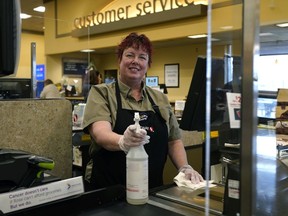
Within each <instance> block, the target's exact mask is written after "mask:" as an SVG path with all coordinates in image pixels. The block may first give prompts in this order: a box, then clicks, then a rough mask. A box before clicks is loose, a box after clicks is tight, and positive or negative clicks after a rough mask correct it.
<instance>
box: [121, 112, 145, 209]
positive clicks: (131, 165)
mask: <svg viewBox="0 0 288 216" xmlns="http://www.w3.org/2000/svg"><path fill="white" fill-rule="evenodd" d="M134 121H135V125H136V132H137V133H139V130H140V124H139V121H140V116H139V112H135V114H134ZM126 199H127V202H128V203H130V204H133V205H142V204H145V203H147V201H148V155H147V153H146V151H145V149H144V146H143V145H140V146H137V147H131V148H130V149H129V151H128V154H127V155H126Z"/></svg>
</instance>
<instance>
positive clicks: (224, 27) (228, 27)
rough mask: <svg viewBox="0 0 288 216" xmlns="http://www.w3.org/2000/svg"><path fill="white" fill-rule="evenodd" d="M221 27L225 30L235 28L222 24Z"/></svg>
mask: <svg viewBox="0 0 288 216" xmlns="http://www.w3.org/2000/svg"><path fill="white" fill-rule="evenodd" d="M220 28H221V29H223V30H229V29H233V26H221V27H220Z"/></svg>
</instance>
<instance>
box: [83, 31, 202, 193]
mask: <svg viewBox="0 0 288 216" xmlns="http://www.w3.org/2000/svg"><path fill="white" fill-rule="evenodd" d="M151 54H152V46H151V42H150V40H149V39H148V38H147V37H146V36H145V35H143V34H141V35H138V34H136V33H131V34H129V35H128V36H127V37H126V38H125V39H124V40H123V41H122V42H121V43H120V44H119V46H118V50H117V55H118V63H119V78H118V80H117V81H116V82H114V83H111V84H101V85H97V86H93V87H92V88H91V91H90V93H89V96H88V100H87V104H86V108H85V114H84V123H83V124H84V128H85V131H89V133H90V135H91V137H92V140H93V143H92V145H91V148H90V154H91V157H92V159H91V161H90V162H89V164H88V165H87V169H86V177H85V179H86V180H87V181H88V182H89V183H90V186H92V188H94V189H96V188H102V187H107V186H110V185H116V184H122V185H126V157H125V156H126V154H125V153H126V152H127V151H128V150H129V148H130V147H131V146H137V145H143V144H145V146H144V147H145V150H146V152H147V154H148V155H149V188H153V187H157V186H161V185H162V184H163V169H164V165H165V162H166V158H167V155H169V157H170V158H171V160H172V162H173V163H174V165H175V167H176V168H177V169H179V171H182V172H184V173H185V174H186V177H187V178H189V179H191V181H192V182H194V183H198V182H200V181H203V178H202V176H201V175H200V174H199V173H198V172H196V171H195V170H193V169H192V167H191V166H189V165H188V163H187V157H186V152H185V149H184V146H183V143H182V141H181V139H180V138H181V137H180V129H179V127H178V123H177V120H176V118H175V116H174V114H173V112H172V109H171V106H170V103H169V101H168V99H167V97H166V96H165V95H164V94H163V93H162V92H160V91H157V90H154V89H152V88H149V87H147V86H145V84H144V82H143V80H144V77H145V74H146V72H147V70H148V68H149V67H150V66H151V62H152V59H151ZM135 112H139V113H140V116H141V120H140V125H141V129H140V133H136V132H135V127H133V124H134V121H133V118H134V113H135Z"/></svg>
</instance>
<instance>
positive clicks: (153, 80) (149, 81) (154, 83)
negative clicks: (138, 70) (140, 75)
mask: <svg viewBox="0 0 288 216" xmlns="http://www.w3.org/2000/svg"><path fill="white" fill-rule="evenodd" d="M145 83H146V86H150V87H158V86H159V77H158V76H147V77H146V78H145Z"/></svg>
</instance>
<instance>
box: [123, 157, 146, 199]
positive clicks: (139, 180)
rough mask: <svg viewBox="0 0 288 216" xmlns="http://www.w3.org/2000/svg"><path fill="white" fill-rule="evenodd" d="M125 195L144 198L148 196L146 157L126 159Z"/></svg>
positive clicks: (131, 197)
mask: <svg viewBox="0 0 288 216" xmlns="http://www.w3.org/2000/svg"><path fill="white" fill-rule="evenodd" d="M126 179H127V185H126V186H127V187H126V190H127V197H128V198H130V199H144V198H147V197H148V159H145V160H140V161H139V160H127V178H126Z"/></svg>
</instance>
